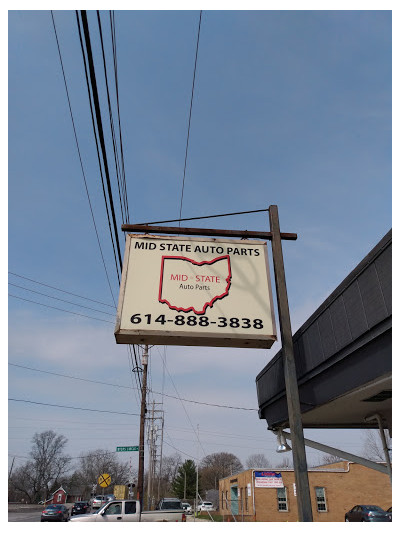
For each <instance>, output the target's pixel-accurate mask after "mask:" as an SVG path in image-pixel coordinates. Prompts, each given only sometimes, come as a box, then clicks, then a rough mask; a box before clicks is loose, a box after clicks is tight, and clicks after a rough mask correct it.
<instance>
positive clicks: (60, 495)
mask: <svg viewBox="0 0 400 533" xmlns="http://www.w3.org/2000/svg"><path fill="white" fill-rule="evenodd" d="M61 499H62V494H61V492H59V493H58V494H57V501H58V502H60V501H61Z"/></svg>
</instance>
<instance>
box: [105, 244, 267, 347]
mask: <svg viewBox="0 0 400 533" xmlns="http://www.w3.org/2000/svg"><path fill="white" fill-rule="evenodd" d="M115 338H116V341H117V343H119V344H163V345H165V344H167V345H168V344H170V345H181V346H222V347H224V346H227V347H241V348H270V347H271V346H272V344H273V343H274V342H275V341H276V327H275V318H274V311H273V301H272V292H271V283H270V275H269V264H268V256H267V244H266V243H265V242H261V241H255V240H248V239H242V240H237V239H207V238H199V237H193V238H191V237H164V236H159V235H153V236H150V235H131V234H129V235H127V239H126V248H125V257H124V265H123V272H122V279H121V287H120V295H119V303H118V316H117V324H116V328H115Z"/></svg>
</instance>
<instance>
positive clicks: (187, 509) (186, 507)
mask: <svg viewBox="0 0 400 533" xmlns="http://www.w3.org/2000/svg"><path fill="white" fill-rule="evenodd" d="M182 507H183V510H184V511H185V514H192V512H193V509H192V506H191V505H190V503H187V502H182Z"/></svg>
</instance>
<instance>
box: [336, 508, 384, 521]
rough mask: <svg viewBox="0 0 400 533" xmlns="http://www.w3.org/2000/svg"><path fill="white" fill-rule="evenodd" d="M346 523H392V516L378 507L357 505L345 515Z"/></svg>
mask: <svg viewBox="0 0 400 533" xmlns="http://www.w3.org/2000/svg"><path fill="white" fill-rule="evenodd" d="M344 520H345V522H391V521H392V515H391V513H388V512H387V511H384V510H383V509H382V507H379V506H378V505H355V506H354V507H353V509H351V511H348V512H347V513H346V514H345V515H344Z"/></svg>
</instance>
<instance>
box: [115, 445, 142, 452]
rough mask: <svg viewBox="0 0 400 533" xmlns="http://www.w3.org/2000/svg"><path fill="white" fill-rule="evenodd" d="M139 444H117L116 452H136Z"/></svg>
mask: <svg viewBox="0 0 400 533" xmlns="http://www.w3.org/2000/svg"><path fill="white" fill-rule="evenodd" d="M138 451H139V446H117V452H138Z"/></svg>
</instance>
